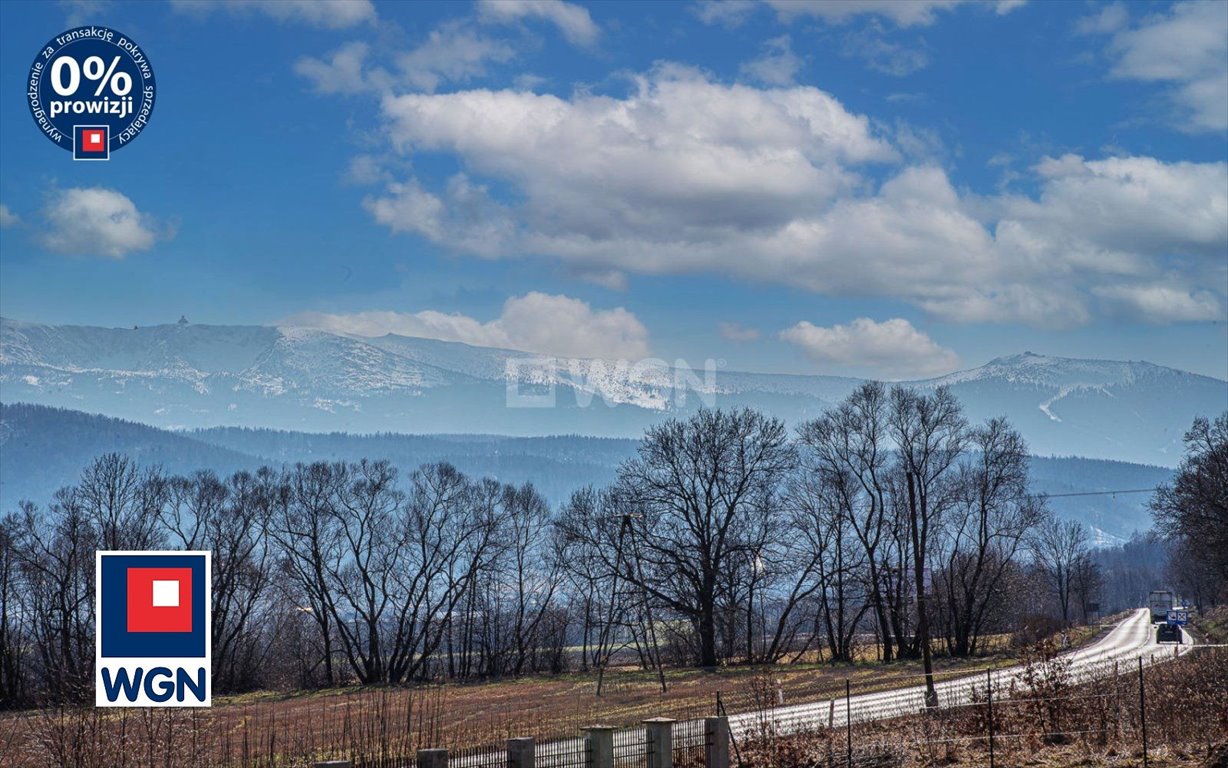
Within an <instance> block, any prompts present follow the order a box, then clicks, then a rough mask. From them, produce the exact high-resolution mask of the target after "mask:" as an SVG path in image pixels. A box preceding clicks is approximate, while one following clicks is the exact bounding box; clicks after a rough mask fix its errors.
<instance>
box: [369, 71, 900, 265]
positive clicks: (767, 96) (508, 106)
mask: <svg viewBox="0 0 1228 768" xmlns="http://www.w3.org/2000/svg"><path fill="white" fill-rule="evenodd" d="M383 112H384V115H385V116H386V118H387V119H388V121H389V134H390V138H391V140H392V142H393V144H394V146H395V147H396V148H398V149H399V150H402V151H405V152H419V151H422V152H449V153H455V154H458V155H460V156H461V158H462V159H463V161H464V162H465V164H466V165H467V166H468V167H469V169H471V171H472V172H473V173H475V174H485V175H489V176H492V177H496V178H499V179H501V180H503V181H507V182H511V183H513V184H515V185H516V186H518V187H520V189H521V191H522V192H523V194H524V195H525V196H526V198H527V202H526V208H525V209H524V210H523V211H522V212H521V213H522V215H523V216H524V218H526V219H528V220H532V221H533V222H534V223H535V224H537V225H540V226H539V227H537V231H538V232H539V233H540V234H541V235H542V236H543V237H544V238H545V239H546V240H549V241H554V242H555V244H556V247H558V248H560V249H569V248H572V247H577V248H582V247H585V246H586V244H587V245H591V246H594V247H598V248H600V247H601V246H602V244H603V243H604V242H606V241H608V240H610V239H611V238H617V237H621V236H625V235H632V234H633V235H636V236H639V237H645V238H650V239H657V238H664V237H671V238H672V237H683V238H687V239H690V238H713V239H719V238H720V237H721V235H722V230H723V229H724V228H727V227H734V228H747V229H765V228H766V229H772V228H775V227H778V226H780V225H781V224H783V223H786V222H788V221H789V220H791V219H792V218H793V217H795V216H796V215H797V214H799V213H800V212H801V211H802V210H804V209H809V208H812V207H813V206H815V205H818V204H821V203H822V202H823V201H829V200H831V199H833V198H834V197H835V196H837V195H838V194H840V193H842V192H846V191H848V189H849V188H850V187H851V186H853V185H855V184H857V183H858V180H857V179H856V178H855V177H854V176H852V175H851V174H849V173H848V172H847V171H846V170H845V168H844V165H843V164H844V163H864V162H870V161H878V160H890V159H893V158H894V156H895V154H894V152H893V150H892V149H891V147H890V146H889V145H888V144H887V143H886V142H884V141H882V140H881V139H879V138H878V137H876V136H874V135H873V134H872V132H871V130H870V126H869V121H868V120H867V119H866V118H864V117H859V116H856V115H853V114H850V113H849V112H847V111H846V110H845V109H844V108H843V107H842V106H841V105H840V103H839V102H838V101H836V100H835V99H834V98H832V97H831V96H829V95H828V94H826V93H824V92H822V91H820V90H818V89H816V88H810V87H794V88H787V89H771V90H758V89H755V88H751V87H747V86H742V85H724V84H720V83H714V82H711V81H709V80H708V79H706V78H704V77H703V76H701V75H699V74H697V73H695V72H692V71H690V70H685V69H680V68H665V69H662V70H658V71H656V72H654V73H653V74H652V75H650V76H647V77H641V78H638V79H637V80H636V88H635V91H634V92H633V93H632V94H631V95H629V96H628V97H627V98H624V99H617V98H611V97H608V96H597V95H591V94H586V93H578V94H576V95H575V96H574V97H572V99H571V100H564V99H560V98H559V97H557V96H554V95H550V94H533V93H525V92H515V91H487V90H471V91H462V92H456V93H447V94H439V95H424V94H406V95H402V96H395V97H393V96H389V97H386V98H385V99H384V101H383ZM542 244H543V245H545V244H546V243H544V242H543V243H542ZM637 258H638V259H653V258H654V256H653V254H651V253H642V254H640V255H638V256H635V255H631V256H630V260H632V261H634V260H636V259H637ZM631 267H632V268H634V267H635V265H631Z"/></svg>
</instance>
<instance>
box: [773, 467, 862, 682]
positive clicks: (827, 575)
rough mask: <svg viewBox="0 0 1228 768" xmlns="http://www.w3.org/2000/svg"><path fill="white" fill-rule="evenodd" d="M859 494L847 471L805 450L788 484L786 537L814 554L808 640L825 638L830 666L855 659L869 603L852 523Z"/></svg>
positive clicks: (853, 478) (855, 480)
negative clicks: (814, 592) (855, 644)
mask: <svg viewBox="0 0 1228 768" xmlns="http://www.w3.org/2000/svg"><path fill="white" fill-rule="evenodd" d="M859 493H860V487H859V485H858V482H857V479H856V477H854V476H853V474H852V473H851V472H848V471H840V470H834V469H831V468H830V467H828V466H825V465H824V464H823V463H822V462H820V461H817V460H816V459H815V457H814V456H813V455H812V454H811V452H810V451H809V450H807V449H805V448H803V450H802V451H801V468H800V471H799V472H797V473H796V474H795V475H794V477H793V478H791V480H790V482H789V493H788V503H789V507H790V511H791V514H792V525H791V526H790V533H792V534H793V535H795V536H796V538H797V542H798V543H799V545H801V546H804V547H805V548H806V549H807V550H808V551H809V552H810V553H812V555H813V562H814V565H815V568H816V578H817V587H818V592H817V600H816V606H815V610H814V613H813V621H814V631H813V633H812V637H818V636H823V637H824V638H825V639H826V644H827V651H828V657H829V658H830V659H831V660H832V661H843V662H851V661H852V660H853V636H854V634H855V633H856V631H857V625H858V624H859V623H860V621H861V618H862V617H863V616H864V615H865V613H866V611H868V610H869V609H870V602H869V601H868V600H867V599H866V595H865V590H864V589H863V588H862V586H861V580H860V579H859V574H860V573H861V572H862V570H863V569H864V566H865V563H866V559H865V555H864V553H863V552H862V551H861V549H860V547H859V546H858V545H857V541H856V537H855V536H854V533H853V530H852V524H851V521H852V519H853V515H854V504H855V503H856V499H857V498H858V496H859Z"/></svg>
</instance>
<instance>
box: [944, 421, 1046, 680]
mask: <svg viewBox="0 0 1228 768" xmlns="http://www.w3.org/2000/svg"><path fill="white" fill-rule="evenodd" d="M968 447H969V449H970V456H969V458H968V461H967V462H966V463H965V464H963V465H962V466H960V467H959V472H958V476H957V486H956V492H957V493H956V497H955V500H954V505H953V507H952V509H951V514H950V515H949V516H948V520H947V521H946V524H945V525H944V533H945V536H944V539H945V540H944V548H945V556H944V567H943V569H942V573H941V577H940V581H941V582H942V585H943V591H944V592H945V596H946V601H945V603H946V604H945V606H944V609H945V613H946V616H947V623H948V626H949V638H950V640H949V645H950V649H951V653H953V654H954V655H956V656H968V655H971V654H974V653H976V652H977V649H978V643H979V640H980V637H981V635H982V631H983V629H984V627H985V624H986V621H987V619H988V618H989V616H990V613H991V611H993V610H994V609H995V608H997V607H998V606H1000V605H1001V603H1002V599H1001V598H1002V592H1001V588H1002V585H1003V580H1004V576H1005V575H1006V573H1007V571H1008V569H1009V568H1010V567H1011V564H1012V563H1013V562H1014V561H1015V558H1016V556H1017V554H1018V553H1019V551H1020V549H1022V548H1023V547H1024V546H1025V541H1026V537H1027V535H1028V534H1029V532H1030V531H1031V530H1032V529H1033V528H1034V527H1035V526H1036V525H1037V524H1038V523H1039V522H1040V521H1041V520H1042V519H1043V518H1044V515H1045V508H1044V503H1043V500H1042V499H1040V498H1038V497H1036V496H1032V495H1029V494H1028V492H1027V487H1028V453H1027V446H1026V444H1025V443H1024V441H1023V438H1022V437H1021V436H1020V435H1019V433H1018V432H1016V431H1015V430H1013V429H1011V428H1010V426H1009V425H1008V424H1007V422H1006V420H1005V419H991V420H990V421H988V422H987V423H986V424H984V425H983V426H980V427H977V428H975V429H972V430H970V431H969V433H968Z"/></svg>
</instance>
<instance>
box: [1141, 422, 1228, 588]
mask: <svg viewBox="0 0 1228 768" xmlns="http://www.w3.org/2000/svg"><path fill="white" fill-rule="evenodd" d="M1185 451H1186V453H1185V458H1184V459H1182V461H1181V467H1180V468H1179V469H1178V470H1177V475H1176V477H1175V478H1174V479H1173V482H1172V483H1171V484H1165V485H1163V486H1161V487H1160V489H1159V490H1158V491H1157V492H1156V495H1155V497H1154V498H1153V499H1152V501H1151V509H1152V512H1153V513H1154V515H1155V520H1156V525H1157V527H1159V528H1160V529H1161V530H1162V531H1164V533H1166V534H1167V535H1168V536H1169V537H1170V538H1177V539H1181V540H1182V549H1183V552H1184V554H1185V555H1186V557H1187V560H1192V561H1193V562H1191V563H1190V566H1191V570H1197V571H1200V572H1202V573H1204V574H1206V575H1209V576H1211V577H1212V578H1211V580H1210V581H1211V582H1212V583H1211V584H1207V585H1204V586H1203V587H1202V589H1201V590H1200V591H1206V592H1212V593H1215V592H1218V593H1219V594H1220V595H1222V594H1224V593H1226V592H1228V411H1226V412H1224V413H1223V414H1221V415H1220V416H1219V417H1218V418H1216V419H1215V421H1211V420H1209V419H1207V418H1203V417H1200V418H1197V419H1195V420H1194V424H1193V426H1191V427H1190V430H1189V431H1188V432H1186V433H1185ZM1208 587H1210V588H1209V589H1208Z"/></svg>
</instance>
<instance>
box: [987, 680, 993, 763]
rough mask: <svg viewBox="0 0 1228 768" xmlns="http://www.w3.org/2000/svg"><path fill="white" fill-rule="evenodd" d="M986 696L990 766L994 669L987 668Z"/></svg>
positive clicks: (991, 758) (990, 759) (991, 756)
mask: <svg viewBox="0 0 1228 768" xmlns="http://www.w3.org/2000/svg"><path fill="white" fill-rule="evenodd" d="M985 696H986V699H987V701H988V702H989V768H994V764H993V670H991V669H987V670H985Z"/></svg>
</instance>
